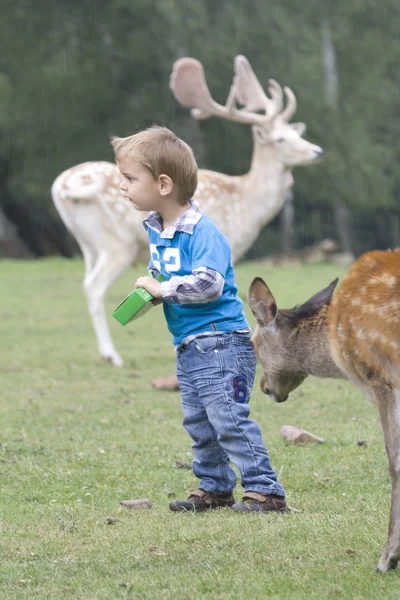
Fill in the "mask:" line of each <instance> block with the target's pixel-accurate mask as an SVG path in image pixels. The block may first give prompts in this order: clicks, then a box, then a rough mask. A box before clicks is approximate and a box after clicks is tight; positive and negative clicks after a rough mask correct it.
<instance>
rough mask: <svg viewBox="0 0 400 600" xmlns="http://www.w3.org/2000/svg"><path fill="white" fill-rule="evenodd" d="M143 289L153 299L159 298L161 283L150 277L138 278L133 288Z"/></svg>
mask: <svg viewBox="0 0 400 600" xmlns="http://www.w3.org/2000/svg"><path fill="white" fill-rule="evenodd" d="M138 287H143V288H144V289H145V290H147V291H148V292H149V294H151V295H152V296H153V297H154V298H161V283H160V282H159V281H157V280H156V279H153V278H152V277H138V279H136V283H135V288H138Z"/></svg>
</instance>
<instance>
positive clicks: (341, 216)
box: [333, 193, 355, 254]
mask: <svg viewBox="0 0 400 600" xmlns="http://www.w3.org/2000/svg"><path fill="white" fill-rule="evenodd" d="M333 210H334V214H335V223H336V231H337V236H338V238H339V241H340V247H341V249H342V250H343V252H352V253H353V254H354V252H355V242H354V231H353V226H352V224H351V216H350V211H349V209H348V208H347V206H346V205H345V203H344V202H342V201H341V200H340V198H339V194H338V193H337V194H335V200H334V203H333Z"/></svg>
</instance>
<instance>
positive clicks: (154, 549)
mask: <svg viewBox="0 0 400 600" xmlns="http://www.w3.org/2000/svg"><path fill="white" fill-rule="evenodd" d="M147 549H148V551H149V552H151V553H152V554H155V555H156V556H168V552H164V550H161V549H160V548H157V546H149V547H148V548H147Z"/></svg>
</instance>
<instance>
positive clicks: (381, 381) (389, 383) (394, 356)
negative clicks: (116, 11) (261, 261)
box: [248, 250, 400, 572]
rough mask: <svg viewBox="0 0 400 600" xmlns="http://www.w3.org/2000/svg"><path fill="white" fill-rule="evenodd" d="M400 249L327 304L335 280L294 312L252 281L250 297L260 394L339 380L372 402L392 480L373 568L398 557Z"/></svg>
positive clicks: (370, 265)
mask: <svg viewBox="0 0 400 600" xmlns="http://www.w3.org/2000/svg"><path fill="white" fill-rule="evenodd" d="M399 273H400V250H395V251H388V252H382V251H374V252H370V253H368V254H365V255H364V256H362V257H361V258H359V259H358V260H357V262H356V263H355V264H354V265H353V267H352V268H351V269H350V271H349V273H348V274H347V276H346V277H345V279H344V281H343V283H342V285H341V286H340V288H339V291H338V293H337V294H336V296H335V298H334V299H333V301H332V294H333V291H334V289H335V286H336V284H337V281H338V280H337V279H336V280H335V281H333V282H332V283H331V284H330V286H328V287H327V288H325V289H324V290H322V291H321V292H318V293H317V294H316V295H315V296H313V297H312V298H311V299H310V300H308V301H307V302H305V303H304V304H302V305H301V306H297V307H296V308H294V309H292V310H279V311H278V308H277V305H276V301H275V298H274V297H273V295H272V293H271V291H270V289H269V288H268V286H267V284H266V283H265V282H264V281H263V280H262V279H261V278H260V277H257V278H256V279H254V281H253V282H252V284H251V286H250V288H249V293H248V298H249V304H250V307H251V309H252V311H253V313H254V315H255V317H256V319H257V327H256V329H255V332H254V334H253V336H252V343H253V346H254V349H255V351H256V354H257V357H258V359H259V362H260V363H261V366H262V371H263V374H262V379H261V389H262V391H263V392H264V393H265V394H268V395H269V396H270V397H271V398H272V399H273V400H275V401H276V402H284V401H285V400H286V399H287V398H288V395H289V394H290V392H292V391H293V390H294V389H295V388H297V387H298V386H299V385H300V384H301V383H302V382H303V381H304V379H305V378H306V377H307V376H308V375H316V376H317V377H342V378H347V379H350V380H351V381H353V382H354V383H355V384H357V385H358V386H359V387H360V388H361V389H362V390H363V391H364V392H366V393H367V394H368V395H369V396H370V397H371V398H372V399H373V400H374V401H375V403H376V404H377V406H378V409H379V413H380V418H381V423H382V428H383V435H384V439H385V445H386V451H387V454H388V458H389V471H390V475H391V478H392V506H391V513H390V524H389V535H388V539H387V543H386V547H385V549H384V550H383V552H382V555H381V558H380V561H379V564H378V569H377V570H378V571H381V572H384V571H387V570H388V569H394V568H395V567H396V566H397V562H398V560H399V558H400V358H399V350H400V312H399V311H400V276H399Z"/></svg>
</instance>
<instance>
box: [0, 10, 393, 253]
mask: <svg viewBox="0 0 400 600" xmlns="http://www.w3.org/2000/svg"><path fill="white" fill-rule="evenodd" d="M399 26H400V13H399V10H398V4H397V0H381V2H379V3H376V2H374V1H373V0H335V1H333V0H303V2H301V3H298V2H297V0H281V1H280V2H278V1H276V0H271V1H270V2H268V3H265V2H263V1H262V0H255V1H254V2H250V3H244V2H239V0H229V1H228V0H205V1H203V2H194V1H192V0H135V2H132V0H113V2H106V0H83V1H82V0H79V1H78V0H52V1H50V0H41V1H40V2H35V3H34V2H33V1H32V0H20V1H19V2H18V3H16V2H12V1H11V0H3V1H2V19H1V20H0V207H1V208H2V209H3V210H4V212H5V213H6V214H7V216H8V217H9V218H11V219H12V220H13V221H14V222H15V223H16V225H17V226H18V227H19V229H20V233H21V235H22V237H23V238H24V239H25V240H26V241H27V243H28V244H29V245H30V247H31V249H33V250H34V251H35V252H36V253H38V254H45V253H52V252H61V253H64V254H68V253H71V251H72V250H73V245H72V244H71V239H70V238H69V236H67V234H66V232H65V229H64V227H63V225H62V224H61V222H60V220H59V217H58V215H57V214H56V212H55V209H54V207H53V206H52V203H51V199H50V193H49V190H50V186H51V183H52V181H53V180H54V179H55V177H56V176H57V175H58V174H59V173H60V172H61V171H63V170H64V169H66V168H68V167H70V166H72V165H74V164H77V163H79V162H83V161H85V160H98V159H106V160H112V154H111V150H110V146H109V142H108V140H109V136H110V135H111V134H117V135H128V134H131V133H134V132H135V131H137V130H139V129H141V128H144V127H146V126H149V125H151V124H153V123H158V124H165V125H168V126H170V127H172V128H173V129H174V130H175V131H176V132H177V133H178V134H179V135H181V136H182V137H183V138H184V139H186V140H187V141H188V142H189V143H191V144H192V145H193V147H194V150H195V153H196V156H197V158H198V162H199V164H200V165H201V166H203V167H208V168H212V169H215V170H220V171H224V172H227V173H232V174H238V173H242V172H244V171H245V170H246V169H247V168H248V167H249V162H250V156H251V135H250V131H249V128H248V127H246V126H243V125H238V124H232V123H228V122H224V121H221V120H218V119H209V120H207V121H204V122H200V123H197V122H195V121H194V120H193V119H191V117H190V115H189V112H188V111H187V110H185V109H183V108H182V107H180V106H179V105H178V104H177V103H176V102H175V100H174V99H173V97H172V94H171V92H170V90H169V86H168V81H169V75H170V72H171V67H172V64H173V62H174V61H175V60H176V59H177V58H179V57H180V56H184V55H188V56H194V57H196V58H198V59H199V60H201V62H202V63H203V64H204V67H205V71H206V76H207V81H208V83H209V87H210V89H211V90H212V93H213V95H214V97H215V98H216V99H217V100H218V101H220V102H224V101H225V98H226V96H227V93H228V91H229V87H230V84H231V79H232V73H233V59H234V57H235V55H237V54H244V55H246V56H247V57H248V58H249V60H250V62H251V64H252V66H253V68H254V70H255V72H256V74H257V76H258V77H259V79H260V81H261V83H262V84H263V85H264V86H267V83H268V79H269V78H271V77H273V78H275V79H276V80H277V81H279V82H280V83H281V84H282V85H289V86H290V87H291V88H292V89H293V90H294V92H295V93H296V96H297V99H298V111H297V114H296V117H295V120H302V121H304V122H305V123H306V124H307V134H306V135H307V137H308V139H310V140H311V141H313V142H314V143H316V144H319V145H321V146H322V147H323V148H324V149H325V150H326V157H325V159H324V161H323V162H322V163H321V164H320V165H318V166H314V167H312V168H307V169H298V170H297V171H295V173H294V175H295V187H294V194H295V206H296V243H297V244H298V245H301V244H303V243H309V242H312V241H315V239H316V238H321V237H324V236H326V235H330V236H332V237H337V232H336V231H335V224H334V221H333V219H332V211H333V206H334V202H335V199H337V198H340V201H341V202H343V203H344V204H345V205H346V206H347V207H348V208H349V210H350V211H351V215H352V218H353V226H354V231H355V235H356V237H357V238H358V241H359V248H360V250H361V249H367V248H371V247H374V246H376V247H379V246H383V247H384V246H387V245H393V244H396V243H398V242H399V234H400V232H399V230H400V225H399V223H400V209H399V205H398V198H399V195H400V194H399V190H400V181H399V168H398V166H399V158H400V147H399V128H400V124H399V120H398V118H397V115H398V114H399V110H398V109H399V106H398V105H399V90H400V74H399V69H398V63H399V42H398V33H399ZM327 29H328V30H329V32H330V35H331V38H332V43H333V45H334V48H335V52H336V59H337V74H338V98H337V105H336V107H335V106H332V104H331V103H330V102H329V98H328V97H327V85H326V73H325V71H324V60H323V51H322V43H323V42H322V41H323V36H324V32H326V31H327ZM378 222H379V223H380V225H379V226H377V223H378ZM277 223H278V220H277V221H276V222H275V223H274V224H272V225H271V226H269V228H268V230H267V231H266V232H264V234H263V238H262V240H260V241H259V243H258V245H257V248H258V250H257V251H259V252H265V251H267V250H271V249H274V245H275V246H276V239H277V235H276V228H277ZM268 232H269V233H268ZM271 244H272V246H271Z"/></svg>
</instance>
